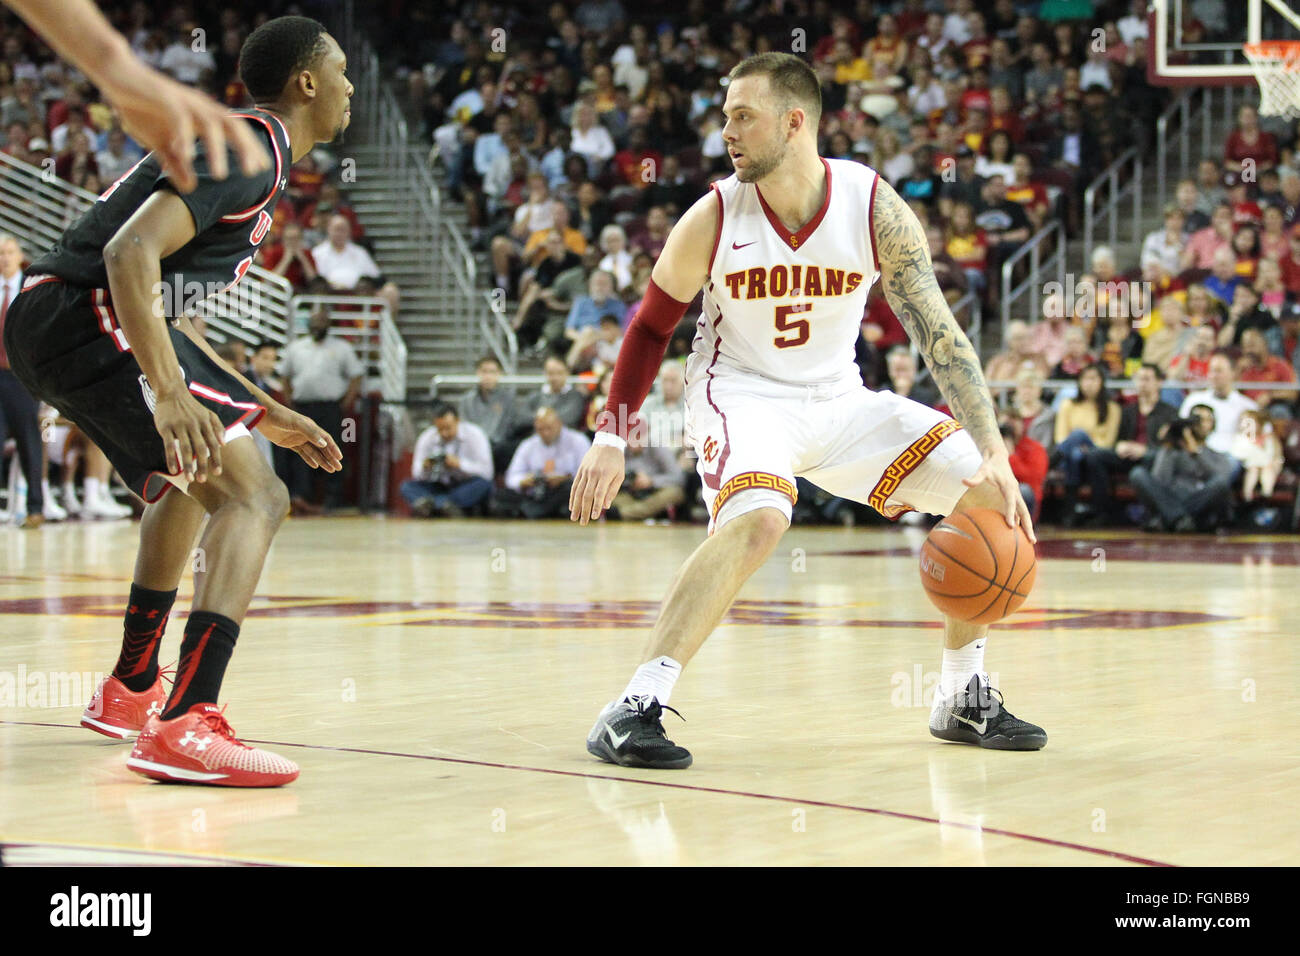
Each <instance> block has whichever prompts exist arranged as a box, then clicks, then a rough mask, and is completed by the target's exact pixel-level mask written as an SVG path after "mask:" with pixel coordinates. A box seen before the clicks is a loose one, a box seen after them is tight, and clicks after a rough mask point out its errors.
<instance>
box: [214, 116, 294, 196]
mask: <svg viewBox="0 0 1300 956" xmlns="http://www.w3.org/2000/svg"><path fill="white" fill-rule="evenodd" d="M232 115H234V116H241V117H243V118H244V119H251V120H257V121H258V122H259V123H261V124H262V125H263V126H265V127H266V131H267V132H268V133H269V134H270V135H271V148H272V149H274V150H275V181H274V182H273V183H272V184H271V191H270V192H269V193H268V194H267V196H266V198H265V199H263V200H262V201H261V202H260V203H258V204H257V205H255V206H249V207H248V208H247V209H245V210H244V211H243V212H233V213H231V214H230V215H228V216H222V217H221V221H222V222H244V221H245V220H246V219H252V218H253V216H255V215H256V214H257V213H258V212H259V211H260V210H261V209H262V207H263V206H265V205H266V204H267V203H269V202H270V201H271V198H272V197H273V196H275V194H276V193H277V192H278V191H279V189H280V177H281V176H283V175H284V156H283V154H282V153H281V152H280V141H279V140H278V139H276V138H275V130H274V129H273V128H272V127H271V124H270V123H269V122H267V120H266V118H265V117H263V116H258V115H257V114H256V113H234V114H232ZM273 118H274V119H275V121H276V122H277V123H279V124H280V129H282V130H284V138H285V139H286V140H288V138H289V131H288V129H285V125H284V123H283V122H282V121H281V120H280V118H279V117H278V116H273Z"/></svg>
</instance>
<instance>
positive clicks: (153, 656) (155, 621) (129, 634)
mask: <svg viewBox="0 0 1300 956" xmlns="http://www.w3.org/2000/svg"><path fill="white" fill-rule="evenodd" d="M175 601H176V592H175V591H174V590H173V591H151V590H149V589H148V588H142V587H140V585H138V584H132V585H131V599H130V600H129V601H128V602H127V605H126V619H125V621H124V622H123V624H122V652H121V653H120V654H119V655H118V658H117V666H116V667H114V668H113V676H114V677H116V678H117V679H118V680H120V681H121V682H122V683H123V684H125V685H126V689H127V690H130V691H134V692H135V693H137V694H138V693H140V692H141V691H146V690H148V689H149V688H150V687H152V686H153V685H154V681H156V680H157V679H158V648H159V647H160V646H161V645H162V637H163V631H164V630H165V629H166V628H167V618H168V616H169V615H170V614H171V611H172V604H173V603H174V602H175Z"/></svg>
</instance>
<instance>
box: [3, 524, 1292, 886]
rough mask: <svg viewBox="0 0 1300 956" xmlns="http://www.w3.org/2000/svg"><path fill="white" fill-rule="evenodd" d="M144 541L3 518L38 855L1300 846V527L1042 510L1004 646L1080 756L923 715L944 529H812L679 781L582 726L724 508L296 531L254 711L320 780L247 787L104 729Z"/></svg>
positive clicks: (801, 535) (998, 638)
mask: <svg viewBox="0 0 1300 956" xmlns="http://www.w3.org/2000/svg"><path fill="white" fill-rule="evenodd" d="M135 534H136V528H135V526H134V525H133V524H131V523H117V524H105V525H75V524H74V525H67V526H62V527H60V526H51V527H47V528H44V529H42V530H40V531H37V532H19V531H17V530H15V529H9V528H5V529H0V630H2V631H3V635H4V640H3V643H2V644H0V845H2V846H3V852H4V859H5V862H6V863H10V864H12V863H42V862H113V863H122V862H127V863H129V862H141V863H150V862H168V863H187V862H193V863H210V862H211V863H322V864H362V865H368V864H538V863H544V864H555V863H561V864H564V863H571V864H628V863H632V864H637V863H641V864H684V865H689V864H796V865H805V864H813V865H815V864H889V865H894V864H898V865H936V864H939V865H971V864H976V865H978V864H994V865H998V864H1032V865H1070V866H1077V865H1084V866H1090V865H1097V866H1107V865H1152V864H1202V865H1207V864H1214V865H1224V864H1264V865H1270V864H1292V865H1294V864H1296V863H1300V823H1298V822H1297V818H1296V815H1295V813H1294V812H1293V808H1292V804H1293V803H1294V796H1295V794H1296V793H1297V792H1300V743H1297V732H1296V728H1297V727H1300V695H1298V694H1297V692H1296V689H1297V687H1298V686H1300V652H1298V651H1297V644H1296V631H1295V626H1294V621H1295V617H1296V609H1297V606H1300V540H1297V539H1295V538H1282V537H1267V538H1262V537H1261V538H1213V537H1199V538H1173V537H1143V536H1140V535H1139V534H1138V533H1134V534H1106V533H1098V534H1093V535H1091V536H1087V537H1078V538H1074V537H1068V538H1067V537H1064V536H1062V535H1060V534H1057V535H1052V534H1051V533H1050V532H1046V531H1045V532H1044V533H1043V537H1044V539H1045V540H1044V542H1043V544H1042V546H1041V554H1042V560H1041V564H1040V568H1039V574H1038V583H1037V586H1036V588H1035V590H1034V593H1033V595H1032V596H1031V598H1030V601H1029V603H1028V604H1027V605H1026V607H1025V609H1023V610H1022V611H1021V612H1019V613H1018V614H1017V615H1015V616H1014V617H1013V618H1012V619H1010V620H1009V621H1008V622H1005V623H1004V624H1003V625H1001V626H999V627H997V628H996V629H995V630H994V632H993V633H992V635H991V639H990V642H989V649H988V655H987V666H988V669H989V671H990V672H992V673H993V674H994V675H996V678H995V684H996V686H999V687H1000V688H1001V690H1002V691H1003V692H1004V694H1005V696H1006V699H1007V702H1008V704H1009V706H1010V708H1011V709H1012V711H1013V712H1014V713H1016V714H1018V715H1020V716H1023V717H1025V718H1027V719H1030V720H1033V721H1035V722H1036V723H1039V724H1042V725H1043V726H1044V727H1045V728H1046V729H1047V731H1048V733H1049V735H1050V741H1049V743H1048V745H1047V747H1046V749H1045V750H1043V751H1041V752H1038V753H998V752H989V751H981V750H978V749H975V748H970V747H965V746H961V745H951V744H942V743H939V742H938V741H935V740H933V739H932V738H931V737H930V736H929V734H928V733H927V731H926V718H927V715H928V702H929V698H928V693H929V691H930V690H931V689H932V687H933V684H934V682H935V681H936V680H937V671H938V667H939V660H940V652H939V647H940V642H939V631H938V629H937V624H938V619H937V616H936V612H934V611H933V610H932V609H931V607H930V605H929V604H928V602H927V601H926V599H925V597H924V595H923V593H922V591H921V589H920V586H919V581H918V575H917V568H916V564H917V559H916V556H915V554H916V550H917V549H918V548H919V546H920V542H921V540H922V538H923V534H922V533H921V532H920V531H917V530H915V529H902V528H892V527H891V528H874V527H873V528H866V529H863V528H858V529H838V528H837V529H834V530H826V529H811V528H802V527H796V528H793V529H791V531H790V532H789V533H788V534H787V536H786V538H785V539H784V540H783V542H782V546H781V548H780V549H779V550H778V552H777V553H776V555H774V556H773V557H772V559H771V560H769V562H768V563H767V564H766V565H765V566H764V567H763V568H762V569H761V570H760V572H759V573H758V574H757V575H756V576H755V578H754V579H753V580H752V581H751V582H750V583H749V585H748V586H747V587H746V589H745V590H744V591H743V592H742V594H741V599H740V602H739V603H738V604H737V606H736V607H735V609H734V610H733V611H732V613H731V615H730V617H729V619H728V621H727V622H726V623H725V624H724V626H723V627H722V628H720V629H719V630H718V631H717V632H716V633H715V634H714V636H713V637H712V638H711V639H710V640H709V642H708V643H707V644H706V645H705V647H704V649H703V651H702V652H701V654H700V655H699V656H698V657H697V658H696V660H695V661H694V662H693V663H692V664H691V665H690V666H689V667H688V668H687V670H686V672H685V675H684V676H683V678H682V679H681V681H680V682H679V683H678V685H677V689H676V691H675V693H674V696H673V699H672V703H673V705H674V706H675V707H677V708H678V709H679V710H680V711H681V712H682V713H683V715H684V716H685V717H686V719H687V722H686V723H683V722H682V721H680V720H678V719H677V718H676V717H674V716H673V715H671V714H668V715H666V717H665V726H666V727H667V728H668V731H669V735H670V736H671V737H673V738H674V739H675V740H677V741H678V742H679V743H681V744H683V745H684V746H687V747H688V748H690V749H691V750H692V752H693V753H694V755H695V765H694V766H693V767H692V768H690V769H689V770H686V771H675V772H659V773H655V772H651V771H639V770H626V769H622V768H618V767H614V766H612V765H608V764H604V763H601V762H599V761H596V760H595V759H593V758H591V757H589V756H588V755H587V753H586V752H585V750H584V747H583V740H584V737H585V735H586V733H587V730H588V729H589V727H590V726H591V724H592V722H593V720H594V718H595V715H596V713H597V711H598V710H599V709H600V707H601V706H602V705H603V704H604V703H605V702H606V701H607V700H609V699H611V698H612V697H613V696H614V695H615V694H616V693H618V692H620V691H621V690H622V688H623V686H624V684H625V683H626V681H627V678H628V677H629V675H630V673H631V670H632V668H633V667H634V666H635V665H636V663H637V662H638V660H639V655H640V653H641V649H642V644H643V641H644V638H645V633H646V630H647V628H648V627H649V625H650V623H651V622H652V620H653V617H654V614H655V611H656V608H657V604H658V601H659V599H660V598H661V597H662V595H663V592H664V590H665V588H666V586H667V584H668V581H669V579H670V578H671V576H672V574H673V573H674V571H675V569H676V567H677V565H678V564H679V562H680V561H681V560H682V559H683V558H685V556H686V555H687V554H688V553H689V552H690V550H691V549H692V548H693V547H694V546H695V544H696V543H697V542H698V541H699V540H701V538H702V535H703V529H702V528H699V527H647V526H644V525H639V524H631V525H615V524H605V525H601V526H598V527H594V528H593V527H588V528H585V529H583V528H579V527H577V526H576V525H570V524H568V523H567V522H555V523H542V524H533V523H501V522H475V521H457V522H443V523H437V522H428V521H424V522H421V521H414V520H403V519H378V518H375V519H371V518H337V519H307V520H303V519H295V520H291V521H289V522H287V523H286V524H285V526H284V528H283V530H282V532H281V534H280V536H279V538H278V539H277V541H276V543H275V545H274V549H273V551H272V554H271V557H270V560H269V562H268V566H267V570H266V573H265V574H264V576H263V579H262V584H261V587H260V590H259V595H258V598H257V599H256V601H255V603H254V607H253V610H252V612H251V613H250V616H249V617H248V619H247V621H246V622H245V625H244V630H243V633H242V635H241V637H240V643H239V646H238V648H237V649H236V653H235V657H234V660H233V661H232V663H231V667H230V671H229V672H228V675H227V680H226V684H225V688H224V691H223V703H224V702H229V709H228V711H227V716H228V718H229V719H230V721H231V723H232V724H233V725H234V727H235V729H236V731H237V732H238V733H239V734H240V735H241V736H243V737H244V738H245V739H249V740H253V741H256V742H259V743H264V744H265V745H267V746H270V747H271V748H272V749H277V750H279V751H281V752H282V753H284V754H285V755H286V756H289V757H291V758H293V759H294V760H296V761H298V762H299V764H300V765H301V766H302V776H301V777H300V778H299V779H298V780H297V781H296V782H295V783H293V784H291V785H290V786H288V787H286V788H283V789H280V790H264V791H256V790H247V791H228V790H220V789H208V788H199V787H184V786H174V785H172V786H169V785H164V784H157V783H149V782H147V781H145V780H143V779H142V778H139V777H136V776H135V775H134V774H131V773H130V772H129V771H127V770H126V768H125V765H124V760H125V757H126V754H127V752H128V750H129V744H124V743H115V742H112V741H109V740H108V739H107V738H103V737H99V736H97V735H94V734H91V733H90V732H88V731H85V730H82V729H81V728H79V727H78V726H77V720H78V717H79V714H80V710H81V708H82V706H84V703H85V700H86V698H87V697H88V696H89V693H90V691H91V689H93V686H94V684H93V682H94V679H95V678H96V677H97V676H98V675H99V674H100V673H102V672H105V671H107V670H109V669H111V667H112V665H113V662H114V660H115V657H116V653H117V647H118V639H119V635H120V615H121V602H122V599H123V597H124V595H125V591H126V587H127V585H128V582H129V575H130V569H131V565H132V561H133V555H134V547H135ZM190 589H191V585H190V584H189V582H186V583H185V584H183V585H182V589H181V601H180V603H179V604H178V609H177V611H178V614H177V615H174V616H173V621H172V625H171V628H170V630H169V634H168V640H167V643H166V645H165V648H164V652H163V660H164V661H165V662H166V661H170V660H173V659H174V658H175V655H176V648H177V646H178V644H179V639H180V632H181V627H180V626H179V622H178V620H177V617H178V615H179V612H180V611H182V610H183V609H184V608H185V607H187V606H188V605H187V603H186V602H187V600H188V595H189V594H190V593H191V590H190ZM82 685H84V686H82Z"/></svg>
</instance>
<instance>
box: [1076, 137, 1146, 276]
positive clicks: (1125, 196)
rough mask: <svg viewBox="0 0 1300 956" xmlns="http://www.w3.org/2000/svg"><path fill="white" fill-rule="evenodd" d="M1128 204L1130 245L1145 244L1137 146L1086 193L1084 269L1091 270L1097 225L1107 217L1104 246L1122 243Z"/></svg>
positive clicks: (1091, 184)
mask: <svg viewBox="0 0 1300 956" xmlns="http://www.w3.org/2000/svg"><path fill="white" fill-rule="evenodd" d="M1125 200H1129V201H1130V202H1131V203H1132V210H1131V212H1130V213H1129V214H1128V216H1126V217H1125V218H1126V219H1127V220H1128V221H1129V223H1130V234H1129V241H1131V242H1136V243H1140V242H1141V241H1142V151H1141V150H1140V149H1138V148H1137V147H1136V146H1134V147H1132V148H1130V149H1128V150H1126V151H1125V152H1124V153H1123V154H1121V155H1120V156H1119V157H1118V158H1117V159H1116V160H1115V161H1114V162H1113V163H1111V164H1110V165H1109V166H1107V167H1106V168H1105V169H1104V170H1102V171H1101V172H1100V173H1099V174H1098V175H1097V177H1096V178H1095V179H1094V180H1093V181H1092V182H1091V183H1090V184H1089V185H1088V187H1087V188H1086V189H1085V190H1084V191H1083V269H1084V271H1087V270H1088V269H1089V268H1091V263H1092V251H1093V247H1094V240H1095V238H1096V235H1097V221H1098V220H1099V219H1102V218H1103V217H1104V219H1105V223H1106V228H1105V233H1104V237H1103V238H1104V243H1103V244H1104V245H1107V246H1111V247H1112V248H1113V247H1114V246H1115V245H1116V243H1118V242H1119V241H1120V218H1119V212H1120V206H1121V205H1122V204H1123V203H1124V202H1125Z"/></svg>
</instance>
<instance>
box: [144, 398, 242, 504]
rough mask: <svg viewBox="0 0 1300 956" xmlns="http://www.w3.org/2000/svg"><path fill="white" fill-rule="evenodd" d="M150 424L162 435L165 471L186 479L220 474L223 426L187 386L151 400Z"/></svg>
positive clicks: (193, 479) (195, 479)
mask: <svg viewBox="0 0 1300 956" xmlns="http://www.w3.org/2000/svg"><path fill="white" fill-rule="evenodd" d="M153 423H154V427H155V428H157V429H158V434H159V435H160V436H161V437H162V442H163V454H164V455H165V456H166V460H167V473H168V474H171V475H180V474H184V475H185V477H186V478H188V479H189V480H190V481H207V480H208V475H209V474H211V475H219V474H221V445H222V440H223V438H224V436H225V431H226V427H225V426H224V425H223V424H221V419H220V418H218V417H217V416H216V413H215V412H213V411H211V410H210V409H207V408H204V407H203V405H202V404H201V403H200V402H199V400H198V399H196V398H195V397H194V396H193V395H191V394H190V393H189V391H188V390H182V389H179V388H178V389H176V390H175V391H173V392H171V393H170V394H168V395H167V396H165V397H164V396H159V397H158V398H157V400H156V401H155V403H154V412H153Z"/></svg>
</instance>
